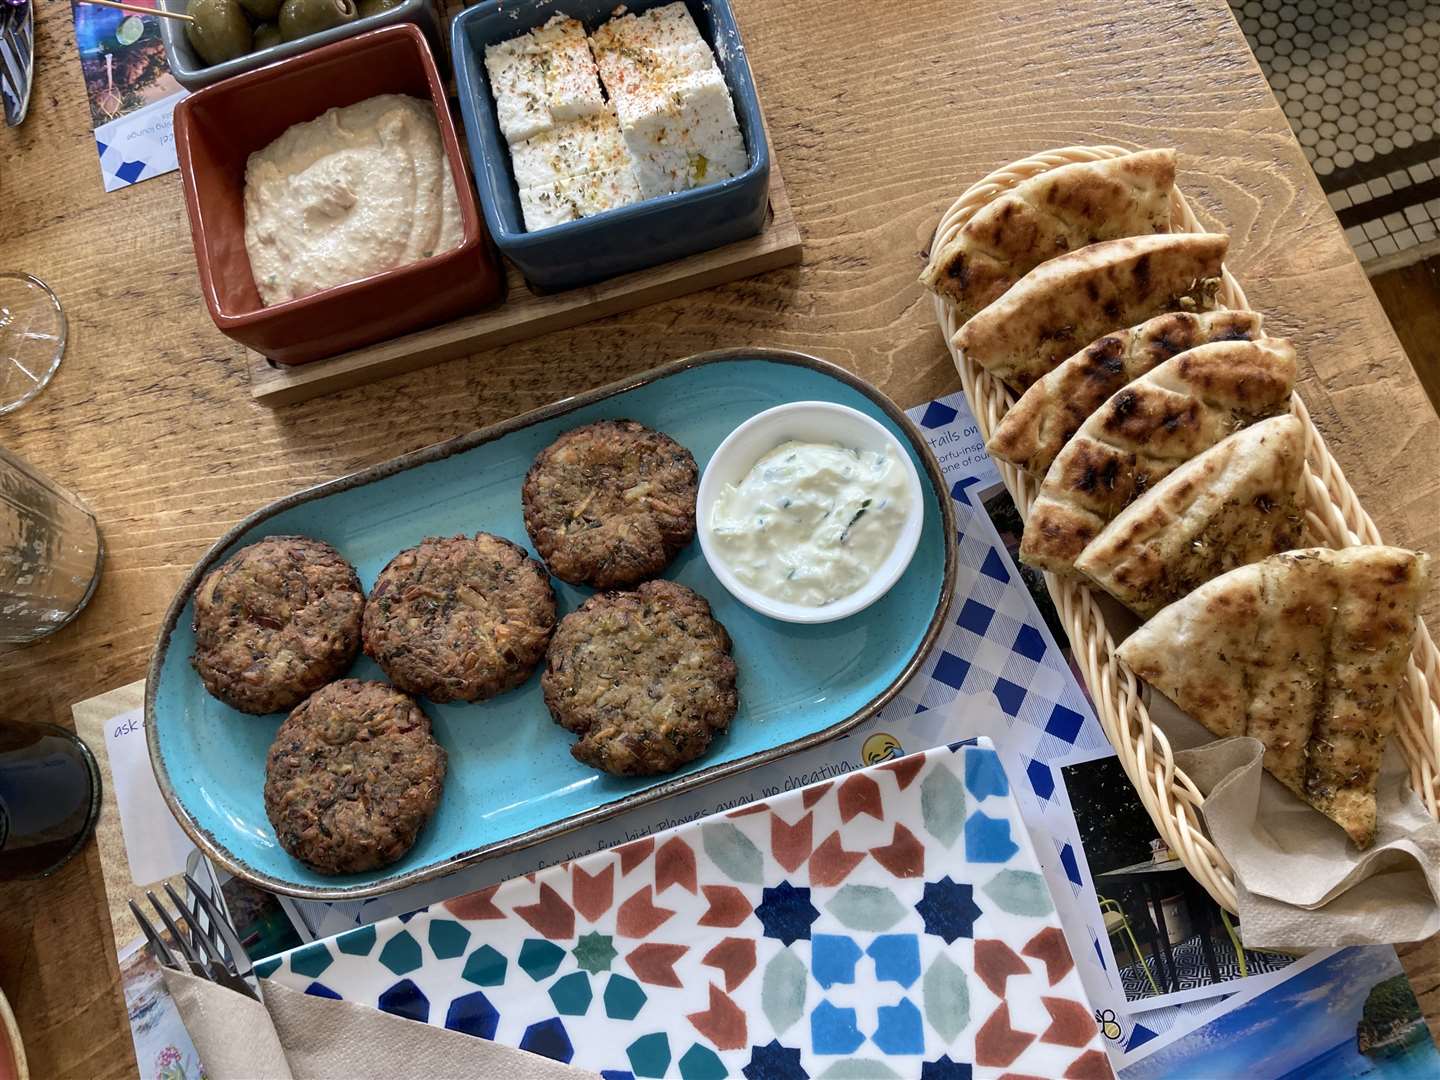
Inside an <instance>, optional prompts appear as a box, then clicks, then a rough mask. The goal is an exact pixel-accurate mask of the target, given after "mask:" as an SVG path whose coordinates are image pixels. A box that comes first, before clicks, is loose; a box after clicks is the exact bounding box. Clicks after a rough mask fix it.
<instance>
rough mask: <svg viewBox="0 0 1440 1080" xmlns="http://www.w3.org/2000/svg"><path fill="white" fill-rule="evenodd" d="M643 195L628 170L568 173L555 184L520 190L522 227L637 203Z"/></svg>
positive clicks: (536, 226) (537, 226)
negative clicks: (522, 216) (575, 174)
mask: <svg viewBox="0 0 1440 1080" xmlns="http://www.w3.org/2000/svg"><path fill="white" fill-rule="evenodd" d="M641 198H643V196H642V195H641V194H640V186H639V185H638V184H637V183H636V182H635V174H634V173H633V172H631V171H630V170H629V169H604V170H601V171H599V172H592V173H586V174H584V175H583V176H571V177H568V178H566V179H564V180H556V181H555V182H554V183H550V184H541V185H538V186H536V187H528V188H521V189H520V209H521V211H522V212H523V213H524V215H525V228H526V229H528V230H530V231H531V232H534V231H536V230H537V229H544V228H548V227H549V226H551V225H559V224H561V223H562V222H566V221H575V220H577V219H579V218H582V217H590V216H592V215H594V214H599V213H601V212H603V211H605V210H613V209H614V208H615V207H617V206H625V205H627V204H629V203H633V202H639V201H640V199H641Z"/></svg>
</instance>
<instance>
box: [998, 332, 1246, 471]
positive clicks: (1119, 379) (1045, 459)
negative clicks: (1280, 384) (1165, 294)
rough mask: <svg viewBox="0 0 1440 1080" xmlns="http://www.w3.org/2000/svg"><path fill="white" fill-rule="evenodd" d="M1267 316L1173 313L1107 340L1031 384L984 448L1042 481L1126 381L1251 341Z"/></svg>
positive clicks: (1094, 343)
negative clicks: (1181, 357)
mask: <svg viewBox="0 0 1440 1080" xmlns="http://www.w3.org/2000/svg"><path fill="white" fill-rule="evenodd" d="M1263 318H1264V317H1263V316H1261V315H1260V314H1258V313H1256V312H1254V311H1207V312H1203V313H1201V314H1198V315H1197V314H1191V313H1190V312H1186V311H1172V312H1169V313H1167V314H1165V315H1157V316H1156V317H1155V318H1153V319H1150V320H1148V321H1146V322H1143V323H1141V324H1140V325H1139V326H1132V327H1130V328H1129V329H1128V330H1118V331H1116V332H1115V333H1113V334H1106V335H1105V336H1104V337H1102V338H1101V339H1100V340H1099V341H1094V342H1091V343H1090V344H1089V345H1087V346H1086V347H1085V348H1083V349H1081V350H1080V351H1079V352H1078V353H1076V354H1075V355H1074V356H1072V357H1070V358H1069V359H1068V360H1066V361H1064V362H1063V363H1062V364H1061V365H1060V366H1059V367H1057V368H1056V369H1055V370H1054V371H1052V372H1050V374H1048V375H1046V376H1045V377H1044V378H1043V379H1041V380H1040V381H1039V382H1036V383H1033V384H1032V385H1031V387H1030V389H1029V390H1026V391H1025V393H1024V394H1023V395H1021V398H1020V400H1019V401H1017V402H1015V404H1014V405H1012V406H1011V407H1010V411H1009V412H1007V413H1006V414H1005V416H1004V418H1003V419H1002V420H1001V421H1000V423H999V425H998V426H997V427H996V428H995V431H994V433H993V434H992V435H991V436H990V441H989V442H988V443H986V444H985V449H987V450H989V451H990V453H991V454H992V455H993V456H995V457H997V458H999V459H1000V460H1001V461H1008V462H1010V463H1011V464H1013V465H1018V466H1019V467H1020V468H1022V469H1024V470H1025V471H1026V472H1030V473H1034V474H1035V475H1037V476H1044V475H1045V470H1047V469H1048V468H1050V463H1051V462H1052V461H1054V460H1055V455H1056V454H1058V453H1059V452H1060V448H1061V447H1062V446H1064V445H1065V444H1066V443H1067V442H1068V441H1069V440H1070V436H1072V435H1074V434H1075V432H1076V431H1078V430H1079V429H1080V425H1081V424H1083V423H1084V422H1085V420H1086V418H1087V417H1088V416H1089V415H1090V414H1091V413H1093V412H1094V411H1095V410H1096V409H1098V408H1099V407H1100V406H1101V405H1103V404H1104V403H1105V401H1106V399H1107V398H1109V397H1110V395H1111V394H1113V393H1115V392H1116V391H1117V390H1119V389H1120V388H1121V387H1122V386H1124V385H1125V384H1126V383H1128V382H1133V381H1134V380H1135V379H1138V378H1139V377H1140V376H1141V375H1144V374H1145V373H1146V372H1147V371H1149V370H1151V369H1152V368H1155V367H1158V366H1159V365H1160V364H1163V363H1164V362H1165V361H1166V360H1169V359H1170V358H1171V357H1172V356H1176V355H1178V354H1179V353H1182V352H1184V351H1185V350H1186V349H1193V348H1194V347H1195V346H1197V345H1205V344H1207V343H1209V342H1211V341H1251V340H1254V339H1255V338H1258V337H1259V336H1260V325H1261V322H1262V321H1263Z"/></svg>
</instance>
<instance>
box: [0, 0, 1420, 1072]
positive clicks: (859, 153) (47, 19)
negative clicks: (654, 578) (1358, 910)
mask: <svg viewBox="0 0 1440 1080" xmlns="http://www.w3.org/2000/svg"><path fill="white" fill-rule="evenodd" d="M734 3H735V7H736V8H737V9H738V15H739V18H740V22H741V26H742V28H743V31H744V36H745V40H746V43H747V46H748V48H749V51H750V58H751V63H752V66H753V68H754V71H755V77H756V81H757V83H758V84H759V88H760V92H761V94H762V96H763V97H764V99H765V101H766V103H767V109H768V117H769V125H770V130H771V133H772V138H773V143H774V146H775V150H776V153H777V154H778V155H779V157H780V158H781V160H783V162H784V164H785V179H786V183H787V185H788V188H789V195H790V198H791V201H792V202H793V204H794V207H795V213H796V216H797V218H798V219H799V222H800V227H801V230H802V232H803V235H804V242H805V260H804V262H803V264H802V265H801V266H798V267H791V268H788V269H785V270H779V271H773V272H771V273H768V274H765V275H763V276H760V277H757V278H753V279H749V280H746V281H741V282H737V283H734V284H730V285H726V286H723V287H719V288H715V289H712V290H709V291H707V292H704V293H699V294H696V295H693V296H690V297H686V298H684V299H681V300H676V301H669V302H666V303H663V304H658V305H656V306H653V307H649V308H645V309H642V310H640V311H636V312H632V313H629V314H626V315H622V316H617V317H613V318H610V319H607V320H604V321H601V322H597V323H591V324H588V325H586V326H583V327H579V328H576V329H573V330H568V331H563V332H559V333H555V334H551V335H549V336H546V337H544V338H540V339H537V340H534V341H528V342H524V343H519V344H514V345H510V346H507V347H505V348H502V349H497V350H493V351H490V352H485V353H480V354H478V355H475V356H472V357H469V358H465V359H461V360H455V361H449V362H446V363H444V364H441V365H438V366H436V367H432V368H428V369H426V370H424V371H419V372H414V373H411V374H408V375H404V376H400V377H396V378H394V379H391V380H388V381H386V382H383V383H378V384H375V385H372V386H367V387H363V388H359V389H355V390H349V391H345V392H344V393H341V394H337V395H335V396H333V397H326V398H320V399H316V400H314V401H310V402H306V403H303V404H299V405H294V406H289V407H285V408H281V409H277V410H273V411H272V410H270V409H267V408H264V407H262V406H260V405H257V404H255V403H254V402H252V401H251V400H250V396H249V385H248V381H249V380H248V371H247V360H246V355H245V351H244V350H243V349H242V348H241V347H240V346H239V345H237V344H235V343H233V342H231V341H229V340H228V339H226V338H224V337H222V336H221V335H220V334H219V333H218V332H217V331H216V330H215V328H214V327H213V326H212V325H211V324H210V322H209V320H208V318H207V316H206V314H205V309H204V305H203V304H202V303H201V300H200V295H199V288H198V283H197V279H196V273H195V266H194V260H193V256H192V252H191V246H190V237H189V232H188V228H187V227H186V224H185V220H184V209H183V207H182V205H181V199H180V185H179V179H178V177H177V176H175V175H173V174H172V175H169V176H165V177H161V178H158V179H155V180H150V181H147V182H145V183H142V184H139V185H138V186H136V187H133V188H129V189H126V190H123V191H119V192H116V193H113V194H108V195H107V194H104V193H103V192H102V190H101V185H100V177H99V167H98V164H97V161H96V151H95V144H94V140H93V137H92V135H91V133H90V123H89V114H88V111H87V108H86V103H85V97H84V90H83V84H82V79H81V75H80V71H79V68H78V64H77V61H76V56H75V46H74V37H73V32H72V27H71V20H70V14H69V6H68V4H65V3H63V2H62V0H45V2H43V3H41V4H40V5H39V6H40V11H39V27H38V38H39V50H38V51H39V55H38V68H37V73H36V83H35V95H34V99H33V102H32V104H31V108H30V117H29V119H28V120H27V121H26V123H25V125H24V126H23V127H22V128H21V129H19V131H18V132H15V131H6V132H4V133H0V263H3V264H4V265H5V266H7V267H13V268H18V269H24V270H27V271H29V272H31V273H34V274H37V275H39V276H40V277H42V278H44V279H45V280H47V281H48V282H49V283H50V284H51V285H52V286H53V287H54V288H55V291H56V292H57V293H58V294H59V295H60V297H61V299H62V301H63V302H64V304H65V307H66V310H67V312H68V313H69V317H70V331H71V343H70V348H69V352H68V355H67V357H66V360H65V363H64V366H63V367H62V368H61V370H60V373H59V375H58V376H57V378H56V379H55V382H54V383H53V385H52V386H51V387H50V388H49V389H48V390H47V391H46V392H45V394H44V395H43V396H42V397H41V398H40V399H38V400H37V401H36V402H35V403H33V404H32V405H30V406H29V407H27V408H25V409H23V410H21V411H20V412H18V413H16V414H13V415H11V416H7V417H4V418H3V419H0V442H3V443H4V444H5V445H6V446H7V447H9V448H11V449H13V450H16V451H18V452H19V453H20V454H22V455H23V456H24V457H26V458H28V459H29V460H30V461H32V462H33V463H34V464H36V465H38V466H40V467H41V468H43V469H45V470H48V471H49V472H50V473H51V474H52V475H54V476H55V477H56V478H58V479H59V480H60V481H61V482H62V483H64V484H66V485H68V486H69V487H70V488H72V489H73V490H75V491H76V492H78V493H80V494H81V495H82V496H83V497H84V498H86V499H87V500H89V502H90V504H91V505H92V506H93V507H94V508H95V510H96V513H97V515H98V516H99V519H100V522H101V527H102V529H103V531H104V534H105V540H106V544H107V547H108V553H109V554H108V560H107V564H106V569H105V573H104V578H103V580H102V582H101V585H100V588H99V591H98V593H97V594H96V597H95V600H94V602H93V604H92V605H91V608H90V610H89V611H88V612H87V613H86V614H85V615H84V617H83V618H81V619H79V620H78V621H77V622H76V623H75V624H74V625H72V626H71V627H69V628H67V629H66V630H64V631H62V632H61V633H60V634H58V635H56V636H55V637H54V638H53V639H51V640H49V641H46V642H43V643H41V644H39V645H36V646H34V647H32V648H29V649H26V650H24V651H21V652H18V653H15V654H12V655H8V656H5V657H4V658H3V661H0V665H3V666H0V700H3V701H5V702H6V704H7V706H8V708H9V710H10V711H11V712H13V713H14V714H16V715H24V716H30V717H34V718H39V719H45V720H51V721H53V722H56V723H61V724H68V723H69V719H68V718H69V706H70V703H71V702H73V701H76V700H79V699H81V698H84V697H88V696H90V695H93V694H96V693H98V692H100V691H103V690H106V689H109V688H112V687H115V686H119V685H121V684H123V683H126V682H128V681H130V680H132V679H135V678H138V677H139V676H140V675H141V674H143V670H144V665H145V661H146V658H147V656H148V654H149V651H150V647H151V644H152V641H153V638H154V634H155V630H156V626H157V624H158V622H159V620H160V617H161V614H162V612H163V611H164V608H165V605H166V603H167V602H168V601H169V599H170V596H171V594H172V592H173V590H174V589H175V587H176V585H177V584H178V583H179V581H180V579H181V577H182V576H183V574H184V573H185V570H186V568H187V567H188V566H190V565H191V563H192V562H193V561H194V560H195V559H196V558H197V557H198V556H199V555H200V554H201V552H202V551H204V549H205V548H206V546H207V545H209V544H210V543H211V542H212V541H213V540H214V539H215V537H217V536H218V535H219V534H220V533H221V531H222V530H224V529H225V528H226V527H227V526H229V525H231V524H232V523H234V522H235V521H236V520H238V519H239V518H240V517H242V516H243V515H244V514H246V513H248V512H250V511H251V510H253V509H255V508H256V507H257V506H259V505H261V504H262V503H264V502H266V501H268V500H270V499H273V498H275V497H277V496H279V495H282V494H284V493H286V492H288V491H291V490H293V489H295V488H297V487H301V486H305V485H308V484H314V483H317V482H319V481H323V480H328V479H331V478H332V477H335V476H338V475H341V474H342V473H346V472H349V471H351V470H354V469H357V468H360V467H362V466H365V465H369V464H372V463H374V462H376V461H380V460H383V459H386V458H389V457H392V456H394V455H395V454H398V453H401V452H404V451H408V450H413V449H415V448H416V447H420V446H423V445H425V444H427V443H431V442H435V441H436V440H439V439H443V438H446V437H448V436H451V435H455V434H458V433H461V432H464V431H468V430H470V429H472V428H474V427H477V426H479V425H481V424H486V423H490V422H492V421H495V420H498V419H501V418H502V417H506V416H510V415H513V414H515V413H518V412H521V411H523V410H526V409H530V408H534V407H536V406H538V405H542V404H544V403H545V402H548V401H551V400H553V399H555V398H558V397H562V396H565V395H567V394H572V393H575V392H577V391H580V390H584V389H585V388H587V387H591V386H594V385H596V384H599V383H602V382H605V381H607V380H611V379H615V378H618V377H620V376H622V375H624V374H626V373H629V372H634V371H638V370H641V369H644V368H648V367H651V366H654V365H656V364H659V363H661V362H663V361H665V360H670V359H673V358H675V357H678V356H683V355H685V354H687V353H691V352H695V351H698V350H702V349H709V348H714V347H717V346H725V345H744V344H747V343H754V344H764V345H774V346H784V347H790V348H796V349H801V350H805V351H808V352H813V353H815V354H817V355H820V356H823V357H825V358H827V359H830V360H833V361H836V362H838V363H840V364H843V365H844V366H846V367H847V368H849V369H851V370H852V371H855V372H857V373H859V374H860V375H863V376H865V377H866V378H869V379H871V380H873V381H874V382H876V383H878V384H879V385H880V386H881V387H882V388H883V389H885V390H886V391H887V392H888V393H889V394H890V395H891V396H892V397H894V398H895V399H896V400H897V401H898V402H899V403H900V404H902V405H907V406H908V405H913V404H916V403H918V402H921V401H924V400H926V399H928V398H930V397H933V396H935V395H937V394H940V393H944V392H947V391H951V390H954V389H956V388H957V387H958V379H957V377H956V375H955V372H954V371H953V370H952V368H951V366H950V363H949V360H948V358H947V356H946V352H945V349H944V347H943V345H942V342H941V340H940V336H939V333H938V331H937V330H936V327H935V322H934V318H933V315H932V311H931V306H930V302H929V299H928V297H927V296H925V295H924V294H923V292H922V290H921V289H920V287H919V286H918V285H917V284H916V281H915V278H916V275H917V273H918V272H919V270H920V268H921V265H922V260H923V253H924V251H925V248H926V246H927V244H928V242H929V237H930V235H931V231H932V230H933V228H934V226H935V222H936V220H937V219H938V217H939V214H940V212H941V210H942V209H943V208H944V207H945V206H946V205H948V203H949V202H950V201H951V200H952V199H953V198H954V197H955V195H956V194H958V192H959V191H960V190H961V189H962V188H963V187H964V186H965V185H967V184H968V183H970V182H971V181H972V180H974V179H976V178H977V177H979V176H981V175H983V174H984V173H985V172H987V171H989V170H990V169H992V168H994V167H995V166H997V165H1000V164H1003V163H1004V162H1006V161H1009V160H1012V159H1014V158H1017V157H1020V156H1023V155H1025V154H1028V153H1031V152H1033V151H1036V150H1039V149H1042V148H1046V147H1054V146H1064V145H1069V144H1075V143H1090V142H1107V143H1121V144H1130V145H1136V146H1143V145H1149V146H1164V145H1170V146H1175V147H1177V148H1178V149H1179V151H1180V170H1181V172H1180V179H1181V182H1182V183H1183V185H1184V188H1185V191H1186V194H1187V195H1188V197H1189V198H1190V199H1191V201H1192V202H1193V203H1194V205H1195V207H1196V209H1197V211H1198V212H1199V213H1200V214H1201V215H1202V217H1203V218H1204V219H1205V221H1206V222H1207V224H1209V225H1210V226H1212V227H1214V228H1217V229H1224V230H1226V231H1228V232H1229V233H1230V234H1231V236H1232V237H1233V242H1232V260H1231V265H1232V267H1233V269H1234V270H1235V272H1236V273H1237V274H1238V275H1239V276H1240V278H1241V280H1242V281H1243V283H1244V285H1245V287H1246V289H1247V291H1248V293H1249V296H1250V299H1251V301H1252V302H1253V303H1254V305H1255V306H1256V307H1257V308H1259V309H1261V310H1263V311H1265V312H1267V314H1268V316H1269V318H1270V320H1271V321H1270V323H1269V324H1268V325H1269V327H1270V328H1271V329H1272V331H1273V332H1277V333H1284V334H1287V335H1290V336H1292V337H1293V338H1294V339H1295V341H1296V344H1297V347H1298V348H1299V351H1300V354H1301V356H1302V358H1303V369H1304V375H1303V378H1302V380H1301V383H1300V391H1301V393H1302V394H1303V395H1304V397H1305V400H1306V401H1307V403H1308V404H1309V407H1310V410H1311V412H1312V414H1313V415H1314V417H1315V421H1316V423H1317V424H1318V425H1319V426H1320V427H1321V428H1322V429H1323V430H1324V432H1325V434H1326V437H1327V439H1328V440H1329V443H1330V446H1331V447H1332V448H1333V450H1334V452H1335V454H1336V455H1337V456H1338V457H1339V459H1340V460H1341V462H1342V463H1343V465H1344V468H1345V470H1346V472H1347V474H1348V475H1349V477H1350V479H1351V481H1352V482H1353V483H1354V485H1355V487H1356V488H1357V489H1358V490H1359V491H1360V492H1361V493H1362V496H1363V497H1364V500H1365V503H1366V506H1367V507H1368V508H1369V510H1370V512H1371V513H1372V514H1373V515H1374V516H1375V518H1376V519H1377V520H1378V521H1379V523H1380V525H1381V528H1382V530H1383V531H1384V533H1385V535H1386V537H1387V538H1388V539H1389V540H1391V541H1392V542H1396V543H1402V544H1408V545H1412V546H1416V547H1420V548H1425V549H1428V550H1430V551H1432V552H1437V553H1440V420H1437V418H1436V415H1435V412H1434V411H1433V410H1432V408H1431V407H1430V404H1429V402H1428V401H1427V400H1426V397H1425V394H1424V392H1423V391H1422V390H1421V387H1420V385H1419V383H1418V382H1417V381H1416V379H1415V377H1414V375H1413V373H1412V372H1411V369H1410V367H1409V365H1408V364H1407V363H1406V361H1405V358H1404V355H1403V353H1402V351H1401V348H1400V345H1399V343H1398V342H1397V340H1396V338H1395V335H1394V333H1393V332H1392V330H1391V329H1390V326H1389V324H1388V322H1387V321H1386V319H1385V316H1384V313H1383V312H1382V310H1381V308H1380V305H1379V303H1378V302H1377V300H1376V298H1375V294H1374V292H1373V291H1372V290H1371V289H1370V287H1369V285H1368V284H1367V283H1366V280H1365V277H1364V275H1363V274H1362V272H1361V270H1360V267H1359V266H1358V264H1357V263H1356V261H1355V258H1354V256H1353V255H1352V254H1351V251H1350V248H1349V246H1348V245H1347V244H1346V242H1345V239H1344V237H1343V235H1342V234H1341V231H1340V229H1339V228H1338V226H1337V223H1336V220H1335V218H1334V216H1333V214H1332V213H1331V211H1330V210H1329V208H1328V206H1327V205H1326V202H1325V199H1324V197H1323V195H1322V193H1321V191H1320V188H1319V186H1318V184H1317V183H1316V180H1315V178H1314V176H1313V175H1312V174H1311V172H1310V170H1309V168H1308V167H1307V166H1306V163H1305V159H1304V157H1303V155H1302V154H1301V152H1300V149H1299V147H1298V145H1297V144H1296V143H1295V141H1294V138H1293V136H1292V135H1291V132H1290V128H1289V125H1288V124H1287V123H1286V122H1285V118H1284V116H1283V115H1282V114H1281V112H1280V110H1279V109H1278V108H1277V106H1276V104H1275V101H1274V100H1273V98H1272V96H1271V94H1270V91H1269V88H1268V87H1267V86H1266V84H1265V81H1264V78H1263V76H1262V75H1261V73H1260V70H1259V68H1258V66H1257V65H1256V63H1255V61H1254V59H1253V57H1252V56H1251V55H1250V53H1249V52H1248V50H1247V49H1246V46H1245V42H1244V39H1243V37H1242V36H1241V34H1240V32H1239V30H1238V29H1237V28H1236V26H1235V24H1234V22H1233V20H1232V19H1231V16H1230V12H1229V9H1228V8H1227V6H1226V5H1225V3H1224V2H1223V0H1151V2H1150V3H1146V4H1134V3H1130V2H1128V0H1059V2H1057V0H970V2H967V3H963V4H961V3H955V2H954V0H911V2H907V3H905V4H890V3H886V4H858V3H852V2H845V0H826V2H818V0H734ZM1436 576H1437V578H1440V575H1436ZM1425 611H1426V614H1427V616H1428V618H1429V619H1430V622H1431V625H1432V626H1440V584H1437V585H1432V587H1431V589H1430V593H1429V596H1428V597H1427V599H1426V603H1425ZM103 912H104V905H103V902H102V897H101V895H100V874H99V869H98V864H97V861H96V857H95V854H94V850H93V847H92V848H91V849H90V850H89V851H88V852H87V854H86V855H85V856H84V857H83V858H82V859H79V860H77V861H75V862H74V863H72V864H71V865H69V866H68V867H66V868H64V869H63V870H62V871H61V872H60V873H58V874H57V875H56V876H55V877H54V878H52V879H51V880H49V881H46V882H42V883H37V884H22V885H11V886H8V887H4V888H0V986H3V987H4V989H5V992H6V993H7V994H8V995H9V996H10V998H11V1001H12V1002H13V1003H14V1005H15V1008H16V1011H17V1013H18V1016H19V1020H20V1025H21V1028H22V1030H23V1031H24V1035H25V1039H26V1044H27V1049H28V1050H29V1053H30V1055H31V1060H32V1064H33V1068H34V1071H35V1075H36V1076H37V1077H46V1078H49V1077H69V1076H74V1077H91V1076H96V1077H107V1076H122V1075H128V1074H130V1073H131V1072H132V1071H133V1069H134V1063H133V1056H132V1051H131V1047H130V1037H129V1032H128V1030H127V1028H126V1026H125V1019H124V1015H123V1012H122V1010H121V1000H120V993H119V989H118V986H117V985H116V981H115V977H116V967H115V961H114V958H113V956H112V955H111V950H110V946H109V934H108V931H107V928H106V927H105V926H104V919H105V916H104V914H103ZM1406 962H1407V964H1409V965H1410V970H1411V971H1412V973H1413V975H1414V978H1415V983H1416V989H1417V991H1419V992H1420V993H1421V997H1422V1003H1423V1006H1424V1008H1425V1010H1426V1013H1427V1015H1428V1016H1430V1017H1431V1018H1432V1025H1434V1018H1435V1017H1436V1016H1437V1015H1440V961H1437V950H1436V947H1435V945H1434V943H1433V942H1432V943H1429V944H1427V945H1425V946H1423V947H1421V948H1420V949H1418V950H1411V951H1409V953H1408V955H1407V959H1406Z"/></svg>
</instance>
